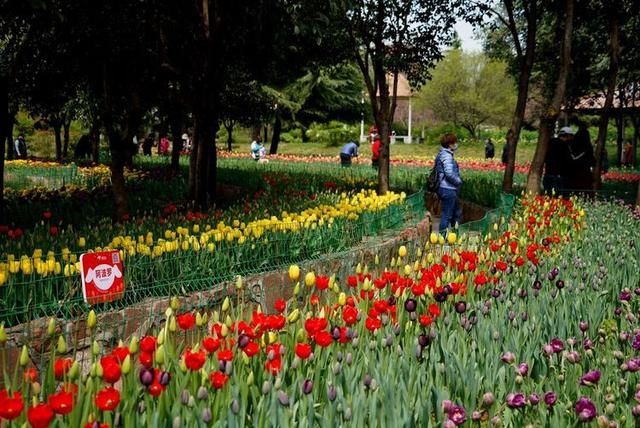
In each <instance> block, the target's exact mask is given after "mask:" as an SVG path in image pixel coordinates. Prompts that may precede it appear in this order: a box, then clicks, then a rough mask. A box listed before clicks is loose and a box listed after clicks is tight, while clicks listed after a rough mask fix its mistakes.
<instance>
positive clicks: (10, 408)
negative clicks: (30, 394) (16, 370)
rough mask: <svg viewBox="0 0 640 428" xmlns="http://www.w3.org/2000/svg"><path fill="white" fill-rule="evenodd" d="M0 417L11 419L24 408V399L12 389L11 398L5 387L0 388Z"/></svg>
mask: <svg viewBox="0 0 640 428" xmlns="http://www.w3.org/2000/svg"><path fill="white" fill-rule="evenodd" d="M0 403H2V405H1V406H0V419H8V420H10V421H11V420H13V419H15V418H17V417H18V416H20V413H22V410H23V409H24V401H22V395H20V393H19V392H17V391H14V393H13V398H12V397H11V396H10V395H9V392H8V391H7V390H6V389H0Z"/></svg>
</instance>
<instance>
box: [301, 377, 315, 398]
mask: <svg viewBox="0 0 640 428" xmlns="http://www.w3.org/2000/svg"><path fill="white" fill-rule="evenodd" d="M311 391H313V381H312V380H311V379H305V380H304V382H302V392H303V393H304V394H305V395H309V394H311Z"/></svg>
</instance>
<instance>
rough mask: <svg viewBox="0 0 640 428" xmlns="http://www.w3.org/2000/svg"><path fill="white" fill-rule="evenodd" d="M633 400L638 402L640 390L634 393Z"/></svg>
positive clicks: (639, 400)
mask: <svg viewBox="0 0 640 428" xmlns="http://www.w3.org/2000/svg"><path fill="white" fill-rule="evenodd" d="M633 398H634V399H635V400H636V401H637V402H640V389H639V390H637V391H636V393H635V395H634V396H633Z"/></svg>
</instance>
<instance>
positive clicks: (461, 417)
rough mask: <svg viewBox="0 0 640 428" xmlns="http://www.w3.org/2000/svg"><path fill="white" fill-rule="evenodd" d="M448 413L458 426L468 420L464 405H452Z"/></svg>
mask: <svg viewBox="0 0 640 428" xmlns="http://www.w3.org/2000/svg"><path fill="white" fill-rule="evenodd" d="M447 415H448V416H449V420H450V421H452V422H453V423H454V424H455V425H456V426H459V425H462V424H463V423H464V421H465V420H466V414H465V412H464V407H462V406H451V408H450V409H449V411H448V412H447Z"/></svg>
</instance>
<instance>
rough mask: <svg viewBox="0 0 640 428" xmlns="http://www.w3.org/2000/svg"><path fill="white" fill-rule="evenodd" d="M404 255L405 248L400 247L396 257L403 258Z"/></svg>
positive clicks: (405, 253)
mask: <svg viewBox="0 0 640 428" xmlns="http://www.w3.org/2000/svg"><path fill="white" fill-rule="evenodd" d="M406 255H407V247H405V246H404V245H401V246H400V248H398V256H400V257H405V256H406Z"/></svg>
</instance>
